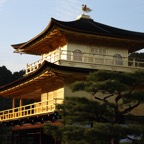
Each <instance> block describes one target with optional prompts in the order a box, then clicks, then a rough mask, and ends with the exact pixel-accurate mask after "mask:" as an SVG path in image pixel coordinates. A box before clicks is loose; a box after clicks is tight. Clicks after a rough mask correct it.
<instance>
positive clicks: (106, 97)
mask: <svg viewBox="0 0 144 144" xmlns="http://www.w3.org/2000/svg"><path fill="white" fill-rule="evenodd" d="M112 96H113V93H112V94H110V95H108V96H105V97H104V98H103V100H104V101H107V100H106V99H108V98H110V97H112Z"/></svg>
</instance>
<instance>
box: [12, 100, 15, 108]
mask: <svg viewBox="0 0 144 144" xmlns="http://www.w3.org/2000/svg"><path fill="white" fill-rule="evenodd" d="M12 108H13V109H14V108H15V98H13V99H12Z"/></svg>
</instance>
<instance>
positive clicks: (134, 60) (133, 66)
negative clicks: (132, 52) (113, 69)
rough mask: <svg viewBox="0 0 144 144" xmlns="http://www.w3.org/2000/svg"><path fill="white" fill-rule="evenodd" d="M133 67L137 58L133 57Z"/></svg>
mask: <svg viewBox="0 0 144 144" xmlns="http://www.w3.org/2000/svg"><path fill="white" fill-rule="evenodd" d="M133 67H135V59H133Z"/></svg>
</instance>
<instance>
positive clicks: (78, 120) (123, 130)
mask: <svg viewBox="0 0 144 144" xmlns="http://www.w3.org/2000/svg"><path fill="white" fill-rule="evenodd" d="M143 83H144V72H143V71H137V72H135V73H122V72H110V71H97V72H94V73H91V74H90V75H89V76H88V77H87V79H86V80H85V81H79V82H76V83H74V84H73V85H72V90H73V91H74V92H75V91H80V90H84V91H87V92H89V93H90V94H91V95H92V96H93V97H94V99H95V100H89V99H86V98H78V97H68V98H65V101H64V103H63V104H62V105H58V106H57V110H58V112H59V114H60V115H61V117H62V119H61V123H62V126H61V127H60V129H59V130H60V131H61V136H62V139H61V141H62V142H63V143H66V142H67V143H68V144H73V143H83V144H95V143H96V144H102V143H103V144H110V143H111V144H118V143H119V141H120V140H121V139H125V138H127V139H129V141H130V142H133V143H138V142H139V143H144V142H143V140H144V137H143V134H144V127H143V126H142V124H140V122H141V121H140V120H139V122H138V123H139V125H138V123H136V121H137V120H138V119H135V116H133V115H132V114H131V112H132V111H133V110H134V109H135V108H136V107H138V106H139V105H140V104H143V102H144V90H143V89H142V85H143ZM139 88H141V89H139ZM129 114H131V116H129ZM130 117H133V120H132V119H131V120H130V119H127V118H130ZM131 136H133V137H131Z"/></svg>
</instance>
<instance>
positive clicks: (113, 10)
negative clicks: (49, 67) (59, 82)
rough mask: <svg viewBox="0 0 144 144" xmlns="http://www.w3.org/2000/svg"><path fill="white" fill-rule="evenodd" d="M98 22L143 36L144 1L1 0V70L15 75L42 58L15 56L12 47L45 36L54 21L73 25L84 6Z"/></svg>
mask: <svg viewBox="0 0 144 144" xmlns="http://www.w3.org/2000/svg"><path fill="white" fill-rule="evenodd" d="M82 4H86V5H87V6H88V7H89V8H91V9H92V11H91V12H90V13H88V15H90V17H91V18H92V19H93V20H94V21H97V22H100V23H103V24H106V25H110V26H113V27H117V28H122V29H126V30H130V31H137V32H144V8H143V6H144V0H0V67H1V66H6V67H7V69H9V70H10V71H12V72H16V71H20V70H22V69H25V68H26V64H27V63H28V64H30V63H33V62H35V61H37V60H39V59H41V57H39V56H32V55H27V54H22V55H21V54H18V53H14V49H13V48H12V47H11V45H12V44H19V43H22V42H26V41H28V40H30V39H31V38H33V37H34V36H36V35H38V34H39V33H40V32H42V31H43V30H44V29H45V28H46V26H47V25H48V24H49V22H50V19H51V18H55V19H57V20H61V21H74V20H76V18H77V16H79V15H81V14H82V10H81V6H82Z"/></svg>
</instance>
